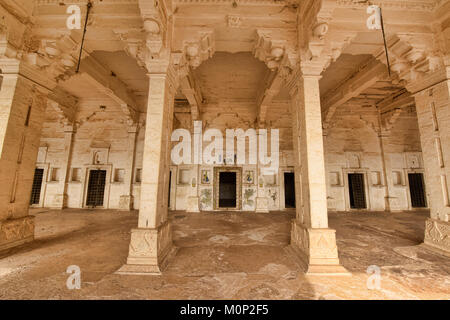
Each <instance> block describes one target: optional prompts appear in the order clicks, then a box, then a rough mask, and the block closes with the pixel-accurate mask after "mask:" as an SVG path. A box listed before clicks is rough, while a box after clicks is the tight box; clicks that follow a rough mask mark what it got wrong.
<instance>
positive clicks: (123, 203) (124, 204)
mask: <svg viewBox="0 0 450 320" xmlns="http://www.w3.org/2000/svg"><path fill="white" fill-rule="evenodd" d="M137 132H138V126H137V125H135V124H131V125H129V126H128V155H127V168H126V169H125V177H124V183H125V193H124V194H123V195H121V196H120V202H119V210H123V211H129V210H133V200H134V199H133V194H132V192H133V172H134V161H135V158H136V137H137Z"/></svg>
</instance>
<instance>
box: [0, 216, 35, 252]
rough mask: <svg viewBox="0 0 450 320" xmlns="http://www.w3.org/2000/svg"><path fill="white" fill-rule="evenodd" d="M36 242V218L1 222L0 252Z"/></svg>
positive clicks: (30, 217) (28, 217)
mask: <svg viewBox="0 0 450 320" xmlns="http://www.w3.org/2000/svg"><path fill="white" fill-rule="evenodd" d="M33 240H34V216H26V217H23V218H17V219H9V220H4V221H0V251H4V250H7V249H10V248H13V247H17V246H20V245H22V244H24V243H27V242H31V241H33Z"/></svg>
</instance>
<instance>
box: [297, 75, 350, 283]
mask: <svg viewBox="0 0 450 320" xmlns="http://www.w3.org/2000/svg"><path fill="white" fill-rule="evenodd" d="M319 79H320V76H318V75H305V74H302V75H300V76H297V77H296V78H295V79H293V81H292V82H293V83H292V84H291V97H292V102H293V103H292V117H293V145H294V154H295V193H296V194H295V197H296V219H294V220H293V221H292V231H291V248H292V249H293V250H294V251H295V252H296V253H297V254H298V255H299V256H300V257H301V258H302V260H303V261H304V262H305V263H306V265H307V274H309V275H315V274H319V275H321V274H328V275H346V274H348V272H347V271H346V270H345V268H344V267H342V266H341V265H340V264H339V258H338V251H337V245H336V235H335V230H332V229H329V228H328V212H327V190H326V178H325V159H324V147H323V137H322V118H321V107H320V91H319Z"/></svg>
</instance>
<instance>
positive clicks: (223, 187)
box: [219, 172, 237, 208]
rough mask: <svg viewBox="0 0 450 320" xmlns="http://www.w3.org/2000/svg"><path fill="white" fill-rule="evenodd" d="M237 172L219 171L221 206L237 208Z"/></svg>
mask: <svg viewBox="0 0 450 320" xmlns="http://www.w3.org/2000/svg"><path fill="white" fill-rule="evenodd" d="M236 183H237V181H236V172H220V173H219V208H236Z"/></svg>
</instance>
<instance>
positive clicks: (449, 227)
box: [424, 218, 450, 256]
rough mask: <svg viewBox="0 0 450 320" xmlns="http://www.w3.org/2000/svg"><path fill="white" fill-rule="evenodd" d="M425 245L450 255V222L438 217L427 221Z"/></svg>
mask: <svg viewBox="0 0 450 320" xmlns="http://www.w3.org/2000/svg"><path fill="white" fill-rule="evenodd" d="M424 245H425V246H427V247H429V248H430V249H433V250H434V251H437V252H439V253H441V254H444V255H446V256H450V222H445V221H440V220H436V219H431V218H429V219H427V221H425V240H424Z"/></svg>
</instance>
